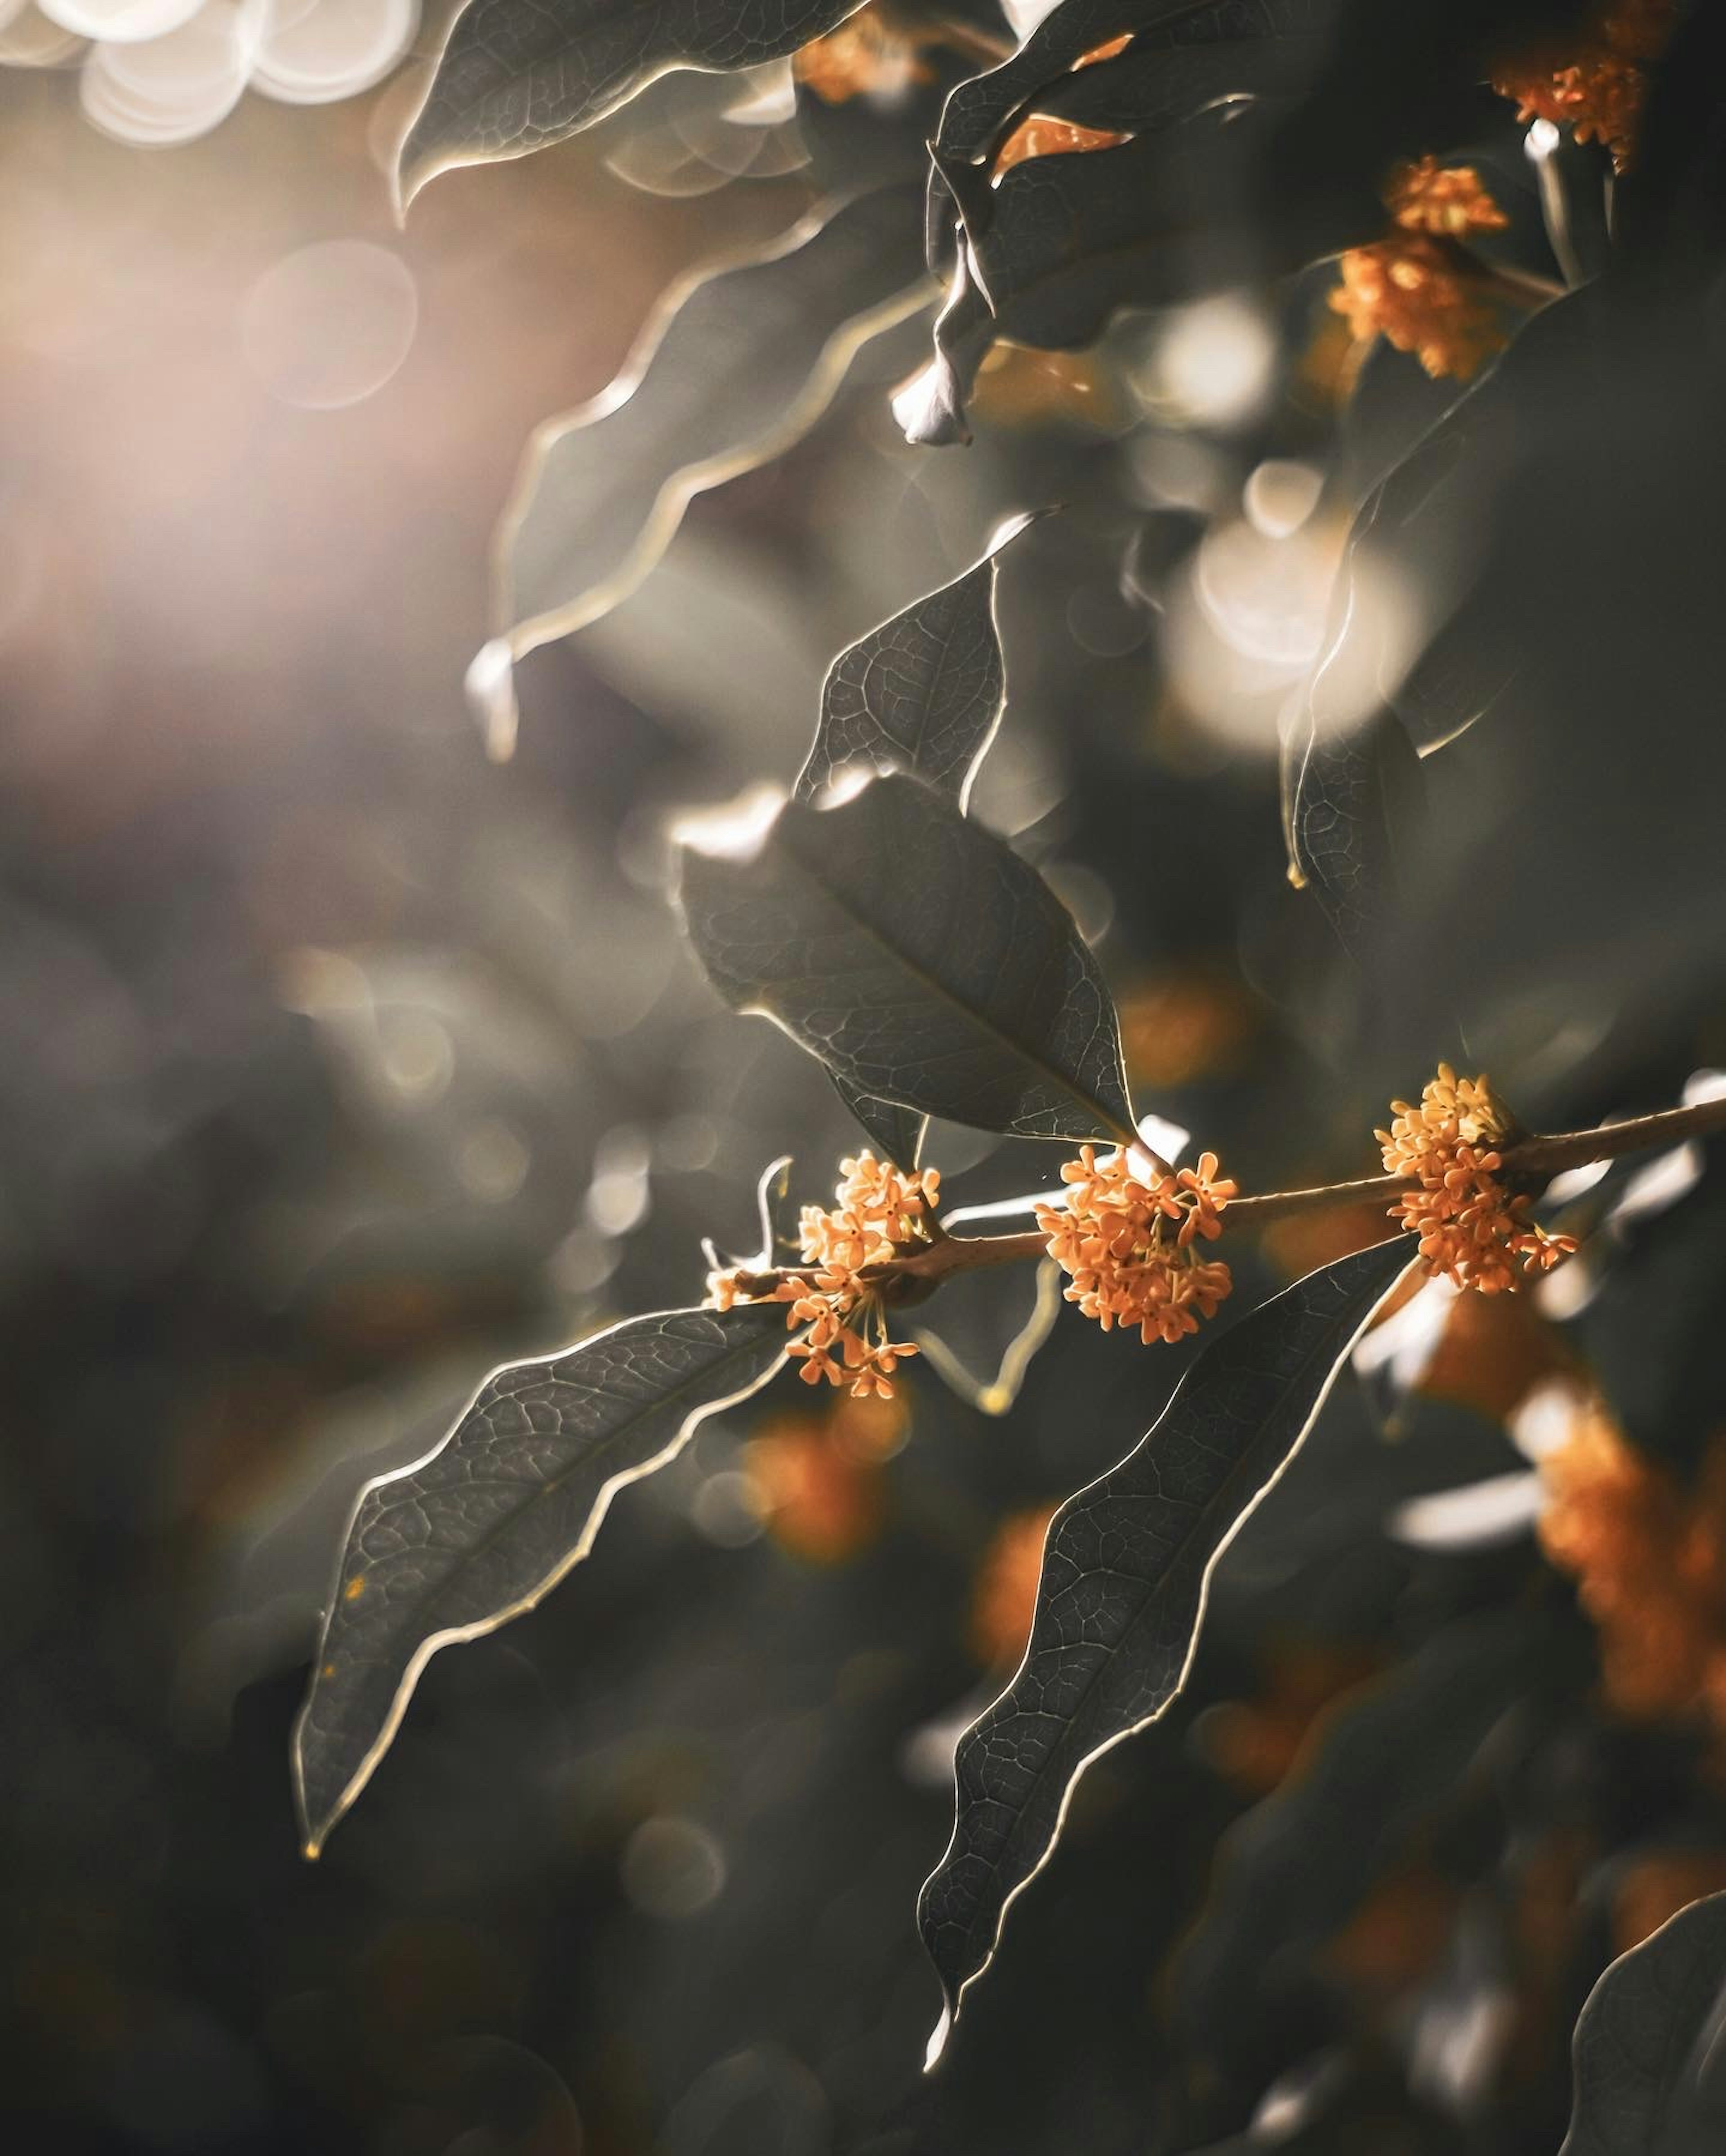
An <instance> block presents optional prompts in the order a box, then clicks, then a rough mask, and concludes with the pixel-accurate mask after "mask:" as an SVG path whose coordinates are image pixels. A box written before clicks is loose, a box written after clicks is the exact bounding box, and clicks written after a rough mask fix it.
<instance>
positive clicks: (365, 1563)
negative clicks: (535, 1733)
mask: <svg viewBox="0 0 1726 2156" xmlns="http://www.w3.org/2000/svg"><path fill="white" fill-rule="evenodd" d="M785 1342H786V1334H785V1321H784V1315H783V1312H782V1311H781V1310H780V1309H778V1306H762V1305H758V1306H742V1307H739V1308H737V1309H735V1310H730V1311H726V1312H717V1311H711V1310H678V1311H670V1312H665V1313H662V1314H661V1315H660V1316H658V1317H634V1318H629V1319H627V1320H626V1321H625V1322H624V1323H623V1324H621V1325H616V1326H614V1327H612V1328H611V1330H610V1331H609V1332H602V1333H599V1334H598V1335H596V1337H594V1338H593V1339H591V1340H584V1341H583V1342H581V1343H580V1345H579V1346H578V1347H572V1348H570V1349H569V1350H568V1352H567V1353H564V1354H562V1355H556V1356H552V1358H549V1359H548V1360H547V1361H544V1362H537V1363H511V1364H509V1365H508V1366H506V1368H503V1369H501V1370H499V1371H496V1373H494V1374H493V1375H492V1376H491V1377H490V1378H487V1379H486V1380H485V1383H484V1384H483V1385H482V1386H481V1387H480V1390H479V1392H478V1393H477V1394H476V1395H475V1399H474V1402H473V1404H472V1406H470V1408H469V1409H468V1410H467V1412H466V1414H464V1415H463V1416H462V1418H461V1419H460V1421H459V1422H458V1423H457V1424H456V1425H455V1429H454V1430H451V1431H450V1433H449V1435H448V1436H447V1437H446V1438H444V1440H443V1441H442V1443H441V1444H439V1445H438V1446H437V1448H436V1450H434V1451H432V1452H430V1453H429V1454H428V1455H426V1457H425V1458H424V1460H419V1461H418V1462H417V1463H416V1464H415V1465H414V1466H411V1467H404V1468H402V1469H399V1470H398V1471H397V1472H396V1473H394V1474H393V1475H386V1476H381V1477H380V1478H379V1479H378V1481H375V1482H372V1483H370V1484H368V1485H367V1487H366V1489H365V1490H364V1491H362V1494H361V1496H360V1501H359V1503H358V1505H357V1507H356V1508H355V1511H354V1515H353V1518H352V1522H351V1523H350V1525H349V1527H348V1531H347V1543H346V1545H345V1547H344V1548H343V1550H342V1562H341V1565H340V1568H339V1570H338V1571H337V1573H336V1584H335V1589H334V1591H333V1593H332V1594H331V1602H330V1609H329V1614H328V1615H327V1616H326V1619H325V1620H324V1631H323V1637H322V1639H321V1641H320V1642H319V1645H318V1654H317V1661H316V1665H315V1667H314V1672H313V1676H312V1681H311V1690H310V1691H308V1693H307V1695H306V1705H305V1707H304V1708H303V1710H302V1711H301V1716H300V1720H299V1723H298V1725H297V1727H296V1728H295V1734H294V1777H295V1789H296V1792H297V1795H298V1799H299V1804H300V1815H301V1824H302V1825H303V1827H304V1830H305V1835H306V1854H307V1855H308V1856H316V1854H317V1853H318V1851H319V1850H320V1849H321V1846H322V1845H323V1843H324V1841H325V1840H326V1837H327V1835H329V1832H330V1830H331V1828H332V1827H333V1826H334V1825H336V1821H337V1820H340V1819H341V1817H342V1814H343V1813H344V1812H346V1811H347V1809H348V1807H349V1806H350V1805H351V1804H352V1803H353V1801H354V1799H355V1798H356V1797H357V1796H358V1795H359V1794H360V1791H361V1790H362V1789H363V1788H364V1787H365V1785H366V1784H367V1781H369V1780H370V1779H371V1777H372V1772H373V1770H374V1769H375V1768H376V1767H377V1765H378V1761H379V1760H380V1759H381V1758H383V1754H384V1753H385V1752H387V1751H388V1748H389V1746H390V1743H391V1741H392V1739H393V1738H394V1736H395V1732H396V1730H397V1728H398V1726H399V1724H400V1722H401V1719H402V1716H403V1713H404V1712H406V1711H407V1706H408V1700H409V1699H410V1697H412V1696H413V1691H414V1686H415V1685H416V1684H417V1683H418V1682H419V1675H420V1672H421V1671H422V1670H423V1669H424V1667H425V1665H426V1663H427V1662H428V1661H429V1660H430V1658H431V1656H432V1655H434V1654H435V1653H436V1652H437V1650H438V1649H439V1648H440V1647H444V1646H448V1645H450V1644H451V1643H452V1642H453V1641H456V1640H474V1639H478V1638H480V1636H481V1635H483V1634H485V1633H487V1632H491V1631H495V1630H496V1629H497V1627H498V1626H499V1625H503V1624H506V1623H507V1622H508V1621H509V1620H510V1619H511V1618H512V1617H519V1616H520V1615H521V1614H522V1613H523V1612H524V1611H525V1610H528V1609H532V1607H533V1605H534V1604H536V1603H537V1601H538V1600H539V1599H541V1597H542V1595H544V1594H547V1592H548V1591H549V1589H552V1588H553V1587H555V1586H556V1584H557V1582H558V1581H559V1580H560V1579H561V1578H562V1577H563V1575H564V1573H566V1572H568V1570H569V1568H570V1567H571V1566H572V1565H573V1564H576V1563H579V1561H580V1560H581V1559H582V1558H584V1557H585V1556H586V1555H587V1553H588V1550H589V1549H590V1548H592V1546H593V1537H595V1535H597V1534H598V1531H599V1527H600V1523H601V1522H603V1521H604V1517H605V1514H606V1512H607V1509H608V1508H609V1506H610V1503H611V1501H612V1499H613V1497H614V1496H616V1494H617V1492H618V1491H619V1490H620V1489H622V1488H623V1487H624V1485H625V1484H627V1483H629V1482H634V1481H639V1480H640V1477H641V1476H644V1475H647V1474H650V1473H651V1472H652V1471H653V1470H654V1469H655V1468H656V1467H662V1466H665V1463H666V1462H667V1461H668V1460H670V1459H672V1458H673V1457H674V1456H675V1455H676V1453H677V1452H678V1451H679V1450H681V1448H682V1446H683V1445H684V1443H685V1441H686V1439H687V1438H688V1437H689V1435H690V1433H691V1431H692V1430H694V1429H695V1427H696V1424H698V1423H699V1422H700V1421H701V1419H702V1418H703V1417H704V1416H706V1415H710V1414H712V1413H714V1411H715V1410H716V1409H719V1408H722V1407H725V1406H727V1405H729V1404H731V1403H732V1401H734V1400H739V1399H743V1398H744V1397H745V1396H746V1395H747V1394H750V1393H753V1392H754V1391H755V1390H756V1389H758V1387H760V1386H762V1385H763V1384H765V1383H766V1382H767V1381H768V1378H770V1377H772V1375H773V1373H774V1371H776V1370H777V1369H778V1368H779V1365H780V1364H781V1363H783V1360H784V1358H785Z"/></svg>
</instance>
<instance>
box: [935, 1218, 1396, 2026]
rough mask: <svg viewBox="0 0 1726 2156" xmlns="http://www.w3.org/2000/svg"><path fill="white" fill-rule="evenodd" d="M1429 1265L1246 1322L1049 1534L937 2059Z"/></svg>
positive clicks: (1272, 1305)
mask: <svg viewBox="0 0 1726 2156" xmlns="http://www.w3.org/2000/svg"><path fill="white" fill-rule="evenodd" d="M1412 1255H1413V1253H1412V1246H1411V1245H1410V1244H1409V1243H1408V1242H1406V1241H1405V1240H1403V1239H1402V1238H1400V1237H1399V1238H1394V1239H1393V1240H1391V1241H1390V1242H1388V1243H1381V1244H1379V1245H1377V1246H1376V1247H1374V1249H1372V1250H1363V1251H1359V1252H1357V1253H1356V1254H1355V1255H1353V1256H1351V1257H1347V1258H1343V1259H1340V1260H1338V1262H1336V1263H1335V1264H1333V1265H1327V1266H1324V1267H1323V1268H1322V1269H1321V1270H1318V1271H1317V1272H1314V1273H1310V1274H1308V1275H1307V1277H1306V1278H1305V1279H1304V1280H1302V1281H1297V1282H1296V1283H1295V1284H1294V1286H1292V1287H1289V1288H1286V1289H1285V1290H1284V1291H1282V1294H1281V1295H1278V1296H1273V1297H1272V1298H1271V1301H1268V1302H1266V1303H1264V1304H1262V1305H1261V1306H1260V1307H1259V1308H1258V1309H1257V1310H1256V1311H1254V1312H1251V1315H1250V1316H1248V1317H1244V1318H1242V1319H1241V1321H1240V1322H1239V1323H1238V1324H1236V1325H1235V1326H1233V1327H1230V1329H1229V1330H1228V1331H1227V1332H1224V1333H1222V1334H1221V1335H1220V1337H1218V1338H1216V1339H1215V1340H1214V1341H1212V1342H1210V1344H1209V1345H1208V1346H1207V1347H1205V1350H1204V1351H1203V1353H1201V1354H1200V1355H1199V1357H1198V1358H1197V1359H1196V1360H1195V1361H1194V1363H1193V1365H1192V1367H1191V1368H1189V1370H1188V1372H1187V1373H1186V1375H1185V1376H1184V1378H1182V1380H1181V1383H1180V1384H1179V1387H1178V1388H1177V1389H1176V1390H1175V1394H1174V1398H1173V1399H1171V1400H1170V1401H1169V1405H1168V1407H1167V1408H1166V1409H1164V1413H1163V1414H1162V1416H1161V1417H1160V1419H1158V1422H1157V1423H1156V1424H1155V1425H1154V1426H1153V1429H1152V1430H1150V1432H1149V1434H1148V1435H1147V1436H1146V1437H1145V1438H1144V1439H1143V1440H1142V1441H1141V1442H1140V1443H1139V1444H1138V1445H1137V1446H1136V1447H1135V1448H1134V1449H1133V1451H1132V1452H1130V1453H1129V1454H1128V1455H1127V1457H1126V1459H1125V1460H1122V1462H1121V1463H1120V1465H1119V1466H1117V1467H1113V1468H1111V1469H1110V1471H1108V1473H1107V1475H1104V1476H1101V1477H1100V1478H1099V1479H1098V1480H1097V1481H1095V1482H1093V1483H1092V1484H1091V1485H1090V1486H1089V1487H1088V1488H1086V1489H1084V1490H1081V1491H1079V1492H1078V1494H1077V1495H1076V1496H1073V1497H1070V1498H1069V1499H1068V1500H1067V1501H1066V1504H1065V1505H1063V1506H1062V1507H1061V1510H1060V1511H1059V1512H1057V1513H1056V1516H1055V1517H1054V1519H1053V1521H1052V1522H1050V1528H1049V1536H1048V1540H1047V1542H1046V1543H1045V1545H1044V1552H1043V1572H1042V1578H1041V1579H1040V1582H1039V1584H1038V1588H1037V1607H1036V1615H1035V1620H1033V1624H1032V1627H1031V1635H1030V1644H1029V1645H1028V1646H1027V1647H1026V1650H1025V1659H1024V1661H1022V1662H1021V1664H1020V1667H1019V1671H1018V1673H1017V1675H1016V1676H1015V1677H1014V1679H1013V1681H1012V1683H1011V1684H1010V1685H1009V1687H1008V1689H1007V1690H1006V1691H1005V1692H1004V1694H1003V1695H1002V1697H1000V1698H999V1700H997V1701H996V1702H995V1703H994V1706H993V1707H990V1708H989V1711H988V1712H987V1713H986V1714H984V1716H983V1717H982V1718H981V1719H980V1720H979V1722H976V1723H975V1724H973V1727H971V1728H970V1729H969V1730H968V1732H966V1734H965V1735H964V1737H963V1738H962V1739H961V1740H960V1743H959V1747H958V1754H957V1757H956V1759H955V1762H954V1768H955V1775H956V1779H957V1816H956V1818H955V1820H954V1825H953V1839H952V1840H951V1842H950V1843H949V1844H948V1849H947V1853H946V1855H945V1856H943V1858H942V1860H941V1862H940V1863H939V1865H938V1866H937V1867H936V1869H935V1871H934V1872H933V1873H932V1875H931V1876H930V1878H929V1880H928V1881H927V1884H926V1885H925V1886H924V1888H923V1892H922V1899H921V1901H920V1902H919V1905H918V1910H917V1919H918V1923H919V1926H920V1928H921V1929H922V1936H923V1942H924V1944H925V1945H926V1946H927V1948H928V1950H929V1953H930V1956H931V1958H932V1960H933V1962H934V1963H935V1967H936V1969H937V1973H938V1974H939V1976H940V1978H941V1982H942V1987H943V1991H944V1993H945V1994H946V2001H947V2005H946V2011H945V2013H944V2014H943V2020H942V2025H941V2026H940V2028H939V2029H937V2031H936V2037H935V2040H934V2042H933V2043H932V2046H931V2050H932V2055H933V2054H934V2053H936V2052H938V2050H939V2047H940V2045H941V2043H942V2041H943V2040H944V2038H945V2035H946V2031H947V2028H948V2025H949V2020H950V2017H951V2016H953V2015H955V2014H957V2012H958V2006H959V2003H960V1999H961V1998H962V1995H963V1992H964V1989H965V1987H966V1986H967V1985H968V1984H971V1983H973V1982H974V1981H975V1979H977V1978H978V1977H979V1976H980V1975H981V1974H982V1973H983V1971H984V1969H986V1968H987V1967H988V1965H989V1962H990V1960H991V1959H992V1958H993V1957H994V1951H995V1948H996V1945H997V1943H998V1942H999V1938H1000V1933H1001V1927H1002V1924H1003V1922H1004V1918H1005V1917H1006V1913H1007V1910H1008V1908H1009V1905H1010V1903H1011V1902H1012V1901H1013V1899H1014V1897H1015V1896H1016V1895H1017V1894H1019V1893H1020V1892H1022V1891H1023V1889H1024V1887H1025V1886H1026V1884H1027V1883H1028V1882H1029V1881H1030V1880H1031V1879H1032V1878H1033V1877H1034V1876H1035V1874H1036V1873H1037V1872H1038V1871H1040V1869H1041V1867H1042V1866H1043V1865H1044V1864H1045V1862H1046V1861H1047V1860H1048V1857H1049V1854H1050V1851H1051V1850H1052V1849H1053V1847H1054V1845H1055V1842H1056V1838H1057V1837H1058V1835H1059V1834H1060V1832H1061V1822H1062V1820H1063V1819H1064V1817H1065V1815H1066V1806H1067V1804H1068V1801H1069V1799H1070V1797H1071V1793H1072V1789H1073V1787H1074V1785H1075V1784H1076V1782H1077V1780H1078V1779H1079V1777H1080V1776H1081V1774H1083V1773H1084V1771H1085V1769H1086V1767H1087V1766H1089V1765H1090V1763H1091V1762H1092V1760H1093V1759H1095V1758H1097V1756H1098V1755H1099V1754H1100V1753H1102V1752H1105V1751H1107V1749H1108V1748H1109V1747H1110V1746H1111V1745H1113V1744H1117V1743H1120V1742H1121V1741H1122V1738H1127V1737H1130V1736H1132V1735H1133V1732H1135V1731H1137V1730H1139V1729H1143V1727H1145V1726H1146V1725H1147V1724H1148V1723H1149V1722H1154V1721H1155V1720H1156V1719H1157V1717H1158V1716H1159V1715H1160V1714H1162V1713H1163V1712H1164V1710H1165V1709H1166V1708H1167V1707H1168V1706H1169V1702H1171V1701H1172V1700H1173V1699H1174V1697H1176V1696H1177V1694H1178V1693H1179V1691H1180V1689H1181V1686H1182V1685H1183V1684H1184V1681H1185V1680H1186V1674H1187V1670H1188V1667H1189V1664H1190V1662H1191V1660H1192V1656H1193V1653H1194V1647H1195V1645H1196V1641H1197V1638H1198V1632H1199V1625H1200V1622H1201V1620H1202V1618H1203V1615H1204V1610H1205V1594H1206V1589H1207V1585H1208V1583H1209V1580H1210V1573H1211V1570H1212V1568H1213V1567H1214V1565H1215V1563H1216V1560H1217V1558H1218V1556H1219V1555H1220V1553H1221V1552H1222V1550H1223V1549H1224V1548H1226V1546H1227V1544H1228V1543H1229V1542H1230V1538H1231V1537H1233V1536H1234V1534H1235V1532H1236V1531H1237V1529H1238V1528H1239V1527H1240V1525H1241V1522H1242V1521H1243V1520H1244V1519H1245V1518H1246V1517H1247V1515H1248V1514H1249V1513H1250V1512H1251V1511H1252V1509H1253V1507H1255V1506H1256V1504H1257V1503H1258V1501H1259V1500H1260V1499H1261V1497H1262V1496H1263V1495H1264V1493H1265V1491H1266V1490H1267V1489H1268V1488H1269V1487H1270V1486H1271V1484H1272V1483H1273V1482H1274V1481H1276V1480H1277V1476H1279V1475H1280V1474H1281V1473H1282V1469H1283V1467H1284V1466H1286V1465H1287V1461H1288V1460H1289V1459H1290V1458H1291V1457H1292V1455H1293V1454H1294V1452H1295V1450H1297V1447H1298V1446H1299V1445H1300V1443H1301V1440H1302V1438H1304V1436H1305V1435H1306V1434H1307V1430H1308V1429H1309V1428H1310V1427H1311V1425H1312V1421H1313V1419H1314V1418H1315V1417H1316V1415H1317V1414H1318V1410H1319V1409H1320V1407H1321V1406H1322V1405H1323V1401H1324V1398H1325V1395H1326V1394H1327V1393H1328V1391H1329V1389H1330V1387H1331V1384H1332V1383H1333V1380H1334V1378H1335V1376H1336V1373H1337V1371H1338V1368H1340V1367H1341V1365H1342V1363H1343V1358H1345V1357H1346V1356H1347V1354H1348V1351H1349V1349H1350V1347H1352V1346H1353V1345H1354V1340H1355V1338H1356V1337H1357V1335H1358V1334H1359V1332H1360V1330H1361V1328H1362V1327H1364V1325H1365V1323H1366V1322H1367V1320H1368V1318H1369V1317H1370V1316H1371V1315H1372V1313H1373V1311H1374V1309H1375V1308H1376V1306H1378V1304H1379V1302H1380V1301H1382V1300H1383V1298H1384V1296H1385V1295H1386V1294H1387V1293H1388V1292H1389V1291H1390V1288H1391V1286H1393V1284H1394V1283H1395V1281H1396V1280H1397V1278H1398V1277H1399V1276H1400V1274H1401V1273H1403V1272H1404V1271H1405V1270H1406V1269H1407V1267H1408V1265H1409V1264H1410V1261H1411V1258H1412Z"/></svg>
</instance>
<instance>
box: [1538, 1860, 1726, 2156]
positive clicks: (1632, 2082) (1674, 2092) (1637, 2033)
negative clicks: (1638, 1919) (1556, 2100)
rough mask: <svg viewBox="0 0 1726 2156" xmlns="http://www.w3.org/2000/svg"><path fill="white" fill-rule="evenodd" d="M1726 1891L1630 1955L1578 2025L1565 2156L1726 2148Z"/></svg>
mask: <svg viewBox="0 0 1726 2156" xmlns="http://www.w3.org/2000/svg"><path fill="white" fill-rule="evenodd" d="M1723 2032H1726V1894H1711V1895H1709V1896H1708V1899H1707V1900H1706V1901H1703V1902H1692V1903H1691V1904H1690V1906H1689V1907H1688V1908H1687V1909H1680V1910H1679V1912H1678V1913H1677V1916H1676V1917H1672V1919H1671V1920H1670V1921H1669V1922H1667V1923H1664V1924H1662V1926H1661V1928H1660V1929H1659V1930H1658V1931H1657V1932H1656V1933H1654V1935H1653V1936H1652V1938H1646V1939H1644V1940H1643V1942H1642V1943H1641V1946H1639V1947H1634V1948H1631V1951H1630V1953H1627V1954H1621V1956H1620V1957H1619V1958H1618V1959H1617V1960H1616V1961H1615V1962H1614V1963H1612V1965H1611V1967H1610V1969H1607V1971H1606V1972H1605V1974H1604V1975H1603V1976H1602V1977H1601V1978H1600V1982H1599V1983H1598V1984H1595V1988H1594V1989H1593V1990H1592V1991H1591V1992H1590V1994H1588V2003H1587V2005H1585V2006H1584V2008H1583V2010H1582V2012H1581V2014H1580V2016H1579V2017H1578V2019H1577V2022H1576V2035H1575V2040H1574V2044H1573V2046H1572V2058H1573V2061H1574V2070H1575V2096H1574V2102H1573V2104H1572V2107H1571V2113H1570V2130H1569V2133H1567V2134H1566V2135H1565V2136H1564V2147H1563V2148H1561V2149H1560V2150H1559V2156H1703V2152H1704V2151H1706V2150H1709V2149H1718V2148H1726V2059H1723V2056H1722V2045H1721V2037H1722V2035H1723Z"/></svg>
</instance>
